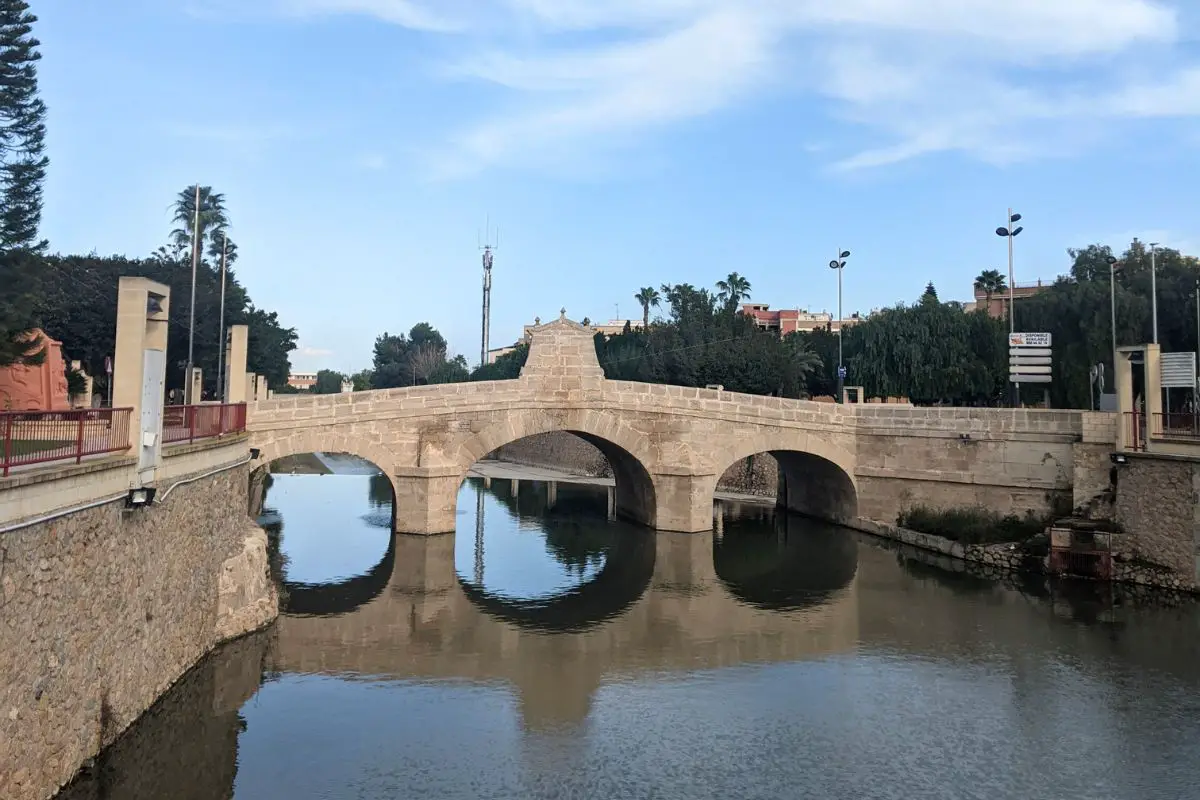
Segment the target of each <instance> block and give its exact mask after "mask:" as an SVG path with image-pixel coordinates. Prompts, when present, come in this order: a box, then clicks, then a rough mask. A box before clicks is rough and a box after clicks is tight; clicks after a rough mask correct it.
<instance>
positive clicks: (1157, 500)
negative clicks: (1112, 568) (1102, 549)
mask: <svg viewBox="0 0 1200 800" xmlns="http://www.w3.org/2000/svg"><path fill="white" fill-rule="evenodd" d="M1128 456H1129V458H1128V463H1126V464H1124V465H1122V466H1120V467H1118V468H1117V484H1116V500H1115V508H1116V517H1117V523H1118V524H1119V525H1120V526H1121V527H1122V528H1123V529H1124V530H1125V531H1126V532H1127V533H1129V534H1132V535H1133V540H1134V542H1133V549H1134V555H1135V557H1136V558H1137V559H1138V561H1140V562H1144V566H1146V567H1151V568H1157V570H1158V571H1160V572H1162V573H1163V575H1162V577H1161V578H1160V579H1159V580H1158V581H1156V583H1158V585H1167V586H1170V587H1171V588H1181V589H1196V588H1200V462H1198V461H1196V460H1194V459H1190V458H1183V457H1178V456H1163V455H1152V454H1149V453H1138V454H1128Z"/></svg>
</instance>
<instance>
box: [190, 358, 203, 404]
mask: <svg viewBox="0 0 1200 800" xmlns="http://www.w3.org/2000/svg"><path fill="white" fill-rule="evenodd" d="M191 381H192V383H191V389H190V394H188V397H189V398H191V401H190V402H191V403H192V405H197V404H199V403H200V402H201V401H202V400H204V370H202V369H200V368H199V367H192V375H191Z"/></svg>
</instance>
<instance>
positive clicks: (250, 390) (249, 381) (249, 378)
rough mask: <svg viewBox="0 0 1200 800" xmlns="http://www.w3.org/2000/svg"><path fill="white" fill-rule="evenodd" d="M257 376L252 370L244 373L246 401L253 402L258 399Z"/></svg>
mask: <svg viewBox="0 0 1200 800" xmlns="http://www.w3.org/2000/svg"><path fill="white" fill-rule="evenodd" d="M257 392H258V376H257V375H255V374H254V373H253V372H247V373H246V402H247V403H253V402H254V401H255V400H257V399H258V396H257V394H256V393H257Z"/></svg>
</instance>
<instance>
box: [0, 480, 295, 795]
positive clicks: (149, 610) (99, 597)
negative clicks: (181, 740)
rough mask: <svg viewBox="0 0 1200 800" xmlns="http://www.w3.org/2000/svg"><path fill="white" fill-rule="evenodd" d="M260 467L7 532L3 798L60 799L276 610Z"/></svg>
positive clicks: (0, 750) (1, 573)
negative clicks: (104, 753)
mask: <svg viewBox="0 0 1200 800" xmlns="http://www.w3.org/2000/svg"><path fill="white" fill-rule="evenodd" d="M248 469H249V468H248V467H247V466H244V465H243V466H240V467H235V468H232V469H228V470H226V471H223V472H219V473H217V474H215V475H211V476H208V477H203V478H200V479H199V480H196V481H195V482H192V483H188V484H181V485H178V486H177V487H175V488H174V489H173V490H172V491H171V493H170V495H169V496H168V497H167V498H166V500H165V501H164V502H163V503H162V504H161V505H155V506H153V507H149V508H142V509H136V510H128V511H127V510H125V508H124V506H123V504H122V503H120V502H115V503H108V504H106V505H101V506H97V507H95V508H91V509H87V510H84V511H79V512H76V513H72V514H69V515H67V516H64V517H59V518H57V519H52V520H49V521H46V522H41V523H38V524H35V525H31V526H28V527H24V528H19V529H16V530H13V531H10V532H8V533H3V534H0V797H3V798H5V800H43V798H47V797H50V796H51V795H53V793H54V792H55V791H57V790H58V788H59V787H60V786H62V785H63V784H64V783H66V782H67V781H69V780H70V779H71V778H72V776H73V775H74V774H75V772H76V770H77V769H78V768H79V766H80V764H81V763H83V762H84V761H85V760H86V759H88V758H91V757H93V756H95V755H96V754H97V753H98V752H99V751H100V750H101V748H103V747H105V746H106V745H109V744H111V743H112V742H113V741H114V740H115V739H116V738H117V736H118V734H120V733H121V732H122V731H123V730H125V728H126V727H128V726H129V725H130V723H132V722H133V721H134V720H135V719H137V718H138V716H139V715H141V714H142V713H143V712H144V711H146V709H148V708H149V707H150V706H151V705H152V704H153V703H154V702H155V700H156V699H157V698H158V697H159V696H160V695H162V694H163V692H165V691H166V690H167V689H168V687H170V686H171V685H172V684H173V683H174V682H175V681H176V680H177V679H178V678H179V677H180V676H181V675H182V674H183V673H184V672H185V671H187V669H188V668H189V667H191V666H192V665H193V664H195V663H196V661H197V660H198V659H199V658H200V657H201V656H203V655H204V654H205V653H206V652H208V651H209V650H210V649H212V648H213V647H214V646H215V644H216V643H217V642H218V641H220V640H221V639H223V638H228V637H232V636H236V635H239V634H241V633H244V632H246V631H247V630H250V629H253V628H257V627H260V626H262V625H264V624H265V623H266V622H268V621H269V620H271V619H273V618H274V616H275V613H276V603H275V597H274V594H273V590H272V589H271V586H270V583H269V578H268V576H267V573H266V539H265V535H264V534H263V532H262V531H261V530H260V529H258V528H257V526H253V525H252V524H251V522H250V521H249V520H248V519H247V517H246V506H247V487H248ZM200 474H202V473H200ZM163 491H164V489H163V488H161V487H160V489H159V493H160V495H161V494H162V493H163ZM260 573H261V574H260Z"/></svg>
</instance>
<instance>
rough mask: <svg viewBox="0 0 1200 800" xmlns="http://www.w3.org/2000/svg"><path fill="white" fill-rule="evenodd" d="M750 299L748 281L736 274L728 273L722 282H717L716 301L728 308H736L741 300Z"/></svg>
mask: <svg viewBox="0 0 1200 800" xmlns="http://www.w3.org/2000/svg"><path fill="white" fill-rule="evenodd" d="M749 299H750V281H748V280H746V279H745V278H743V277H742V276H741V275H739V274H737V273H736V272H731V273H729V277H727V278H726V279H725V280H723V281H717V300H719V301H720V302H722V303H724V304H725V305H726V306H727V307H728V308H731V309H732V308H736V307H737V304H738V303H740V302H741V301H743V300H749Z"/></svg>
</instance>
